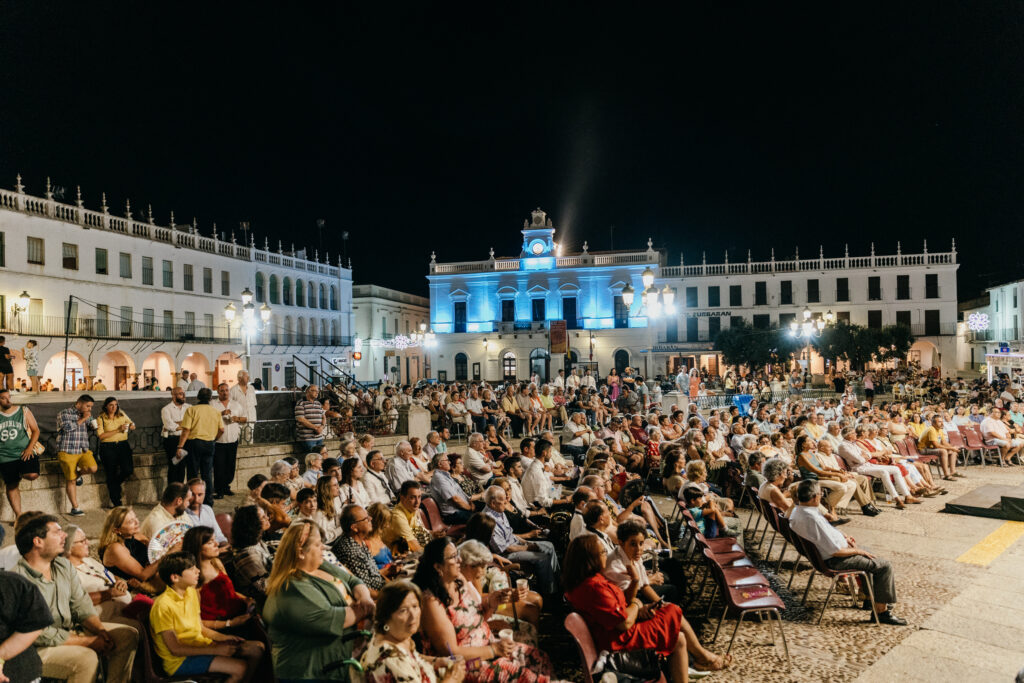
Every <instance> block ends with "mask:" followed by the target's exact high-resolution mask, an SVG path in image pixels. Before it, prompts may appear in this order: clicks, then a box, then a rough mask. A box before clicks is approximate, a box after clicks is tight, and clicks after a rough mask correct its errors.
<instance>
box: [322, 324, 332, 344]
mask: <svg viewBox="0 0 1024 683" xmlns="http://www.w3.org/2000/svg"><path fill="white" fill-rule="evenodd" d="M320 343H321V344H323V345H324V346H327V345H328V344H330V343H331V338H330V337H329V336H327V321H326V320H321V321H320Z"/></svg>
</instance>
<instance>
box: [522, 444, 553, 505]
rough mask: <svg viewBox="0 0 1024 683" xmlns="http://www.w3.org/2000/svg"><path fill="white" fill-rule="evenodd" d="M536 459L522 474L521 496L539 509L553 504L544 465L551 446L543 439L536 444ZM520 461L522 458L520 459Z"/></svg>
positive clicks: (548, 456) (550, 484)
mask: <svg viewBox="0 0 1024 683" xmlns="http://www.w3.org/2000/svg"><path fill="white" fill-rule="evenodd" d="M536 455H537V457H535V458H534V459H533V461H532V462H530V464H529V465H526V466H525V467H526V469H525V471H524V472H523V479H522V485H523V496H524V497H525V498H526V502H527V503H531V504H532V503H537V504H538V505H540V506H541V507H548V506H549V505H551V504H552V502H554V496H552V495H551V486H552V483H551V477H550V476H549V475H548V473H547V471H546V470H545V465H546V464H547V462H548V460H549V459H550V458H551V444H550V443H549V442H547V441H545V440H544V439H540V440H539V441H538V442H537V454H536ZM520 460H522V458H520Z"/></svg>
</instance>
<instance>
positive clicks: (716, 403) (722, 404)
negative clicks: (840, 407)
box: [691, 389, 842, 410]
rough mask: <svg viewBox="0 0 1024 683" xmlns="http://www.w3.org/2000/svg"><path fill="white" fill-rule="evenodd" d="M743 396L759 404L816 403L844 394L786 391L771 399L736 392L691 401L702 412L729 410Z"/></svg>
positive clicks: (819, 390) (820, 391) (824, 390)
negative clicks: (819, 400) (795, 399)
mask: <svg viewBox="0 0 1024 683" xmlns="http://www.w3.org/2000/svg"><path fill="white" fill-rule="evenodd" d="M741 395H743V396H752V397H753V398H756V399H757V401H758V403H775V402H776V401H786V400H789V399H794V398H799V399H801V400H806V401H810V400H813V401H816V400H818V399H826V398H827V399H832V400H838V399H839V398H840V397H841V396H842V394H838V393H836V392H835V391H834V390H832V389H805V390H803V391H801V392H800V393H799V394H797V393H795V392H794V393H790V392H789V390H784V391H781V392H777V391H773V392H771V396H770V397H767V396H764V395H763V394H761V393H760V392H759V393H755V394H740V393H739V392H736V393H734V394H725V393H721V394H711V395H708V396H698V397H697V398H695V399H691V401H692V402H693V403H696V404H697V407H698V408H699V409H701V410H705V409H706V410H714V409H719V408H728V407H729V406H731V405H733V402H732V400H733V398H734V397H736V396H741Z"/></svg>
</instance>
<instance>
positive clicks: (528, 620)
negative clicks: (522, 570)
mask: <svg viewBox="0 0 1024 683" xmlns="http://www.w3.org/2000/svg"><path fill="white" fill-rule="evenodd" d="M458 549H459V557H460V558H461V559H462V566H461V571H462V576H463V577H464V578H465V579H466V581H468V582H470V583H471V584H473V585H474V586H475V587H476V589H477V591H478V592H479V593H480V595H481V596H483V597H484V599H486V598H487V595H488V594H490V593H494V592H497V591H501V590H505V589H506V588H509V587H510V581H511V577H510V576H509V575H508V574H507V573H506V572H505V571H504V570H503V569H501V568H500V567H498V566H496V565H495V564H494V556H493V555H492V554H491V551H490V550H488V549H487V546H485V545H484V544H483V543H481V542H480V541H474V540H469V541H463V542H462V543H460V544H459V546H458ZM516 590H517V592H516V595H517V598H516V601H515V606H514V607H513V605H512V603H511V602H505V603H501V604H500V605H498V608H497V609H496V610H495V611H494V614H492V615H491V618H490V619H488V624H489V625H490V627H491V630H493V631H495V632H497V631H500V630H502V629H506V628H515V624H516V622H517V621H518V623H519V626H518V629H517V630H518V634H517V636H516V640H518V641H520V642H524V643H529V644H530V645H534V646H536V645H537V626H538V625H539V624H540V611H541V607H543V605H544V600H543V598H541V596H540V594H539V593H536V592H534V591H531V590H529V588H527V587H525V586H524V587H523V588H519V587H518V586H517V587H516Z"/></svg>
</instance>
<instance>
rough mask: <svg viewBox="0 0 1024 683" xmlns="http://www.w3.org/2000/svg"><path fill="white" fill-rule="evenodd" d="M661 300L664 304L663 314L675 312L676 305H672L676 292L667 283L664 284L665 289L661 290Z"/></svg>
mask: <svg viewBox="0 0 1024 683" xmlns="http://www.w3.org/2000/svg"><path fill="white" fill-rule="evenodd" d="M661 300H662V303H663V304H664V306H665V315H672V314H673V313H675V312H676V307H675V306H673V305H672V304H673V303H674V302H675V300H676V293H675V291H673V289H672V288H671V287H669V286H668V285H665V289H663V290H661Z"/></svg>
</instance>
